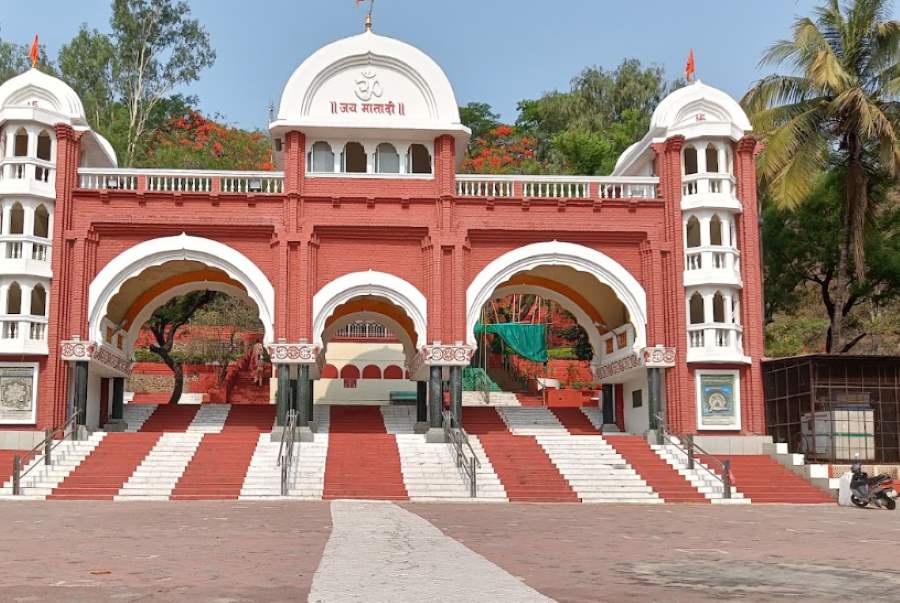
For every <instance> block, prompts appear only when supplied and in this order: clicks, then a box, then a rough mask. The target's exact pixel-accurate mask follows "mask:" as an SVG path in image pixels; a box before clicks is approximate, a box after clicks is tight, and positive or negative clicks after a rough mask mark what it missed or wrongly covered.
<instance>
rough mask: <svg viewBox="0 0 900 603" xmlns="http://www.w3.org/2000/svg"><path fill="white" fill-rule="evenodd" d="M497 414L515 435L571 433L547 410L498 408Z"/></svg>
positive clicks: (524, 407)
mask: <svg viewBox="0 0 900 603" xmlns="http://www.w3.org/2000/svg"><path fill="white" fill-rule="evenodd" d="M497 412H498V413H499V415H500V417H501V418H502V419H503V422H504V423H506V426H507V428H509V431H510V432H511V433H512V434H513V435H525V436H543V435H567V434H568V433H569V432H568V431H566V428H565V427H563V426H562V423H560V422H559V420H558V419H557V418H556V416H555V415H554V414H553V413H552V412H550V410H549V409H546V408H534V407H526V406H520V407H514V408H513V407H509V408H506V407H504V408H498V409H497ZM463 423H465V411H463Z"/></svg>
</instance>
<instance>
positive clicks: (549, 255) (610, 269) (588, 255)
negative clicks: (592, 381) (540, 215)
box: [466, 241, 647, 354]
mask: <svg viewBox="0 0 900 603" xmlns="http://www.w3.org/2000/svg"><path fill="white" fill-rule="evenodd" d="M538 266H568V267H570V268H573V269H575V270H578V271H581V272H586V273H588V274H591V275H593V276H594V277H595V278H596V279H597V280H598V281H600V282H601V283H603V284H604V285H606V286H608V287H609V288H610V289H612V291H613V293H615V295H616V297H618V299H619V301H621V302H622V304H624V306H625V308H626V309H627V310H628V318H629V321H630V322H631V324H632V326H633V327H634V331H635V342H634V347H635V349H640V348H643V347H646V345H647V336H646V326H647V293H646V292H645V291H644V288H643V287H642V286H641V284H640V283H639V282H638V281H637V279H635V278H634V276H632V275H631V273H630V272H628V270H626V269H625V268H624V267H623V266H622V265H621V264H619V263H618V262H616V261H615V260H614V259H612V258H611V257H609V256H608V255H606V254H604V253H601V252H599V251H597V250H595V249H591V248H590V247H585V246H584V245H579V244H577V243H564V242H560V241H546V242H541V243H532V244H530V245H525V246H523V247H519V248H517V249H513V250H512V251H508V252H507V253H504V254H503V255H501V256H500V257H498V258H496V259H494V260H493V261H492V262H490V263H489V264H488V265H487V266H485V267H484V268H483V269H482V270H481V272H479V273H478V274H477V275H476V276H475V278H474V279H473V280H472V282H471V284H470V285H469V287H468V288H467V289H466V338H467V341H468V343H469V344H470V345H476V343H477V342H476V339H475V323H476V322H477V321H478V317H479V315H480V313H481V308H482V306H484V304H485V303H487V302H488V301H490V299H491V298H492V297H493V296H494V295H495V293H494V292H495V291H496V290H497V289H498V288H499V287H500V286H501V285H503V284H504V283H505V282H506V281H507V280H509V279H510V278H511V277H512V276H514V275H515V274H517V273H519V272H525V271H527V270H531V269H532V268H537V267H538ZM582 314H583V313H582ZM588 324H590V323H588ZM593 343H594V342H593V341H592V344H593ZM598 352H599V348H596V347H595V349H594V353H595V354H597V353H598Z"/></svg>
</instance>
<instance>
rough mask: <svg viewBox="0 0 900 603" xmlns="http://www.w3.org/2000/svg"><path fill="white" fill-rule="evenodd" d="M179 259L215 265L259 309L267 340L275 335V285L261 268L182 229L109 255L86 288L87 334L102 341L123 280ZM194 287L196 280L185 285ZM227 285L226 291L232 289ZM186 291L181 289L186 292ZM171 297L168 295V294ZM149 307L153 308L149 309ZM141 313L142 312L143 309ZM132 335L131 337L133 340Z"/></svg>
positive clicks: (161, 299) (160, 299) (163, 297)
mask: <svg viewBox="0 0 900 603" xmlns="http://www.w3.org/2000/svg"><path fill="white" fill-rule="evenodd" d="M179 260H187V261H195V262H200V263H203V264H206V265H207V266H210V267H213V268H218V269H220V270H222V271H223V272H225V273H226V274H227V275H228V276H229V277H230V278H232V279H234V280H235V281H237V282H239V283H240V284H241V285H243V286H244V288H245V289H246V296H247V297H249V299H250V300H252V301H253V302H254V303H255V304H256V307H257V308H258V309H259V319H260V321H261V322H262V323H263V328H264V330H265V336H266V341H272V340H273V339H274V319H275V289H274V287H273V286H272V283H271V282H270V281H269V279H268V278H267V277H266V275H265V274H264V273H263V271H262V270H260V269H259V267H258V266H257V265H256V264H254V263H253V261H251V260H250V259H249V258H248V257H247V256H245V255H244V254H242V253H241V252H239V251H237V250H236V249H234V248H232V247H229V246H228V245H225V244H224V243H220V242H219V241H215V240H213V239H206V238H203V237H195V236H191V235H188V234H185V233H182V234H180V235H178V236H174V237H161V238H158V239H151V240H149V241H144V242H143V243H139V244H137V245H135V246H134V247H131V248H130V249H127V250H125V251H123V252H122V253H120V254H119V255H118V256H116V257H115V258H113V259H112V261H110V262H109V263H108V264H107V265H106V266H104V267H103V269H102V270H101V271H100V272H99V274H97V276H96V277H95V278H94V280H93V281H91V285H90V288H89V290H88V320H89V324H90V330H89V333H90V336H91V338H92V339H94V340H96V341H103V339H104V338H103V332H102V331H103V325H102V322H103V319H104V317H105V316H106V312H107V307H108V305H109V302H110V300H112V298H113V297H114V296H115V295H116V293H118V292H119V290H120V289H121V287H122V285H124V284H125V282H126V281H127V280H128V279H130V278H132V277H135V276H137V275H139V274H140V273H141V272H143V271H144V270H146V269H147V268H150V267H152V266H160V265H162V264H165V263H166V262H173V261H179ZM205 286H206V288H208V289H216V285H215V284H214V283H209V282H208V283H206V285H205ZM188 289H189V290H194V289H196V284H192V285H190V286H189V287H188ZM233 289H234V288H233V287H231V288H229V291H228V292H229V293H231V292H233ZM185 292H187V291H181V293H185ZM169 298H171V296H170V297H169ZM165 301H167V298H166V294H163V295H160V296H159V297H157V298H156V299H155V300H154V303H157V302H161V303H165ZM151 311H152V310H151ZM142 314H145V313H144V312H142ZM133 340H134V338H133V337H131V341H132V342H133Z"/></svg>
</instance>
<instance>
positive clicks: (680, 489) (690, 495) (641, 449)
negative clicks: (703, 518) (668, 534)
mask: <svg viewBox="0 0 900 603" xmlns="http://www.w3.org/2000/svg"><path fill="white" fill-rule="evenodd" d="M605 439H606V441H607V443H609V444H610V445H611V446H612V447H613V448H615V450H616V452H618V453H619V454H621V455H622V457H623V458H624V459H625V462H626V463H628V464H629V465H631V466H632V467H633V468H634V470H635V471H637V472H638V475H640V476H641V477H642V478H643V479H644V481H646V482H647V485H648V486H650V487H651V488H653V491H654V492H656V493H657V494H659V496H660V497H661V498H663V499H664V500H665V501H666V502H672V503H708V502H709V500H707V498H706V497H705V496H703V495H702V494H700V492H698V491H697V490H696V489H695V488H694V487H693V486H692V485H691V483H690V482H688V481H687V480H686V479H685V478H684V477H682V476H681V474H679V473H678V472H677V471H675V468H674V467H672V466H671V465H670V464H668V463H667V462H665V461H664V460H662V459H661V458H660V457H659V455H657V454H656V453H655V452H653V449H652V448H650V445H649V444H648V443H647V440H645V439H644V438H642V437H641V436H632V435H616V436H609V437H607V438H605Z"/></svg>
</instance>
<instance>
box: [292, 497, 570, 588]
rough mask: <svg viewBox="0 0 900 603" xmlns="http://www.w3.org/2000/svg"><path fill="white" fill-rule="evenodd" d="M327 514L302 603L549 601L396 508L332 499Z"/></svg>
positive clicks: (425, 523)
mask: <svg viewBox="0 0 900 603" xmlns="http://www.w3.org/2000/svg"><path fill="white" fill-rule="evenodd" d="M331 517H332V525H333V527H332V530H331V537H330V538H329V539H328V544H327V545H325V553H324V554H323V555H322V560H321V562H320V563H319V568H318V569H317V570H316V573H315V575H314V576H313V584H312V591H311V592H310V595H309V601H313V602H316V603H319V602H321V603H324V602H330V601H366V602H369V601H391V602H392V603H403V602H405V601H415V602H421V601H446V600H452V601H454V602H457V603H461V602H467V601H472V602H478V603H481V602H484V601H492V602H493V601H516V602H521V603H529V602H531V601H552V599H549V598H547V597H545V596H544V595H542V594H541V593H539V592H537V591H536V590H534V589H533V588H531V587H530V586H528V585H526V584H525V583H523V582H522V581H520V580H519V579H518V578H516V577H515V576H513V575H511V574H510V573H508V572H507V571H506V570H504V569H502V568H501V567H499V566H498V565H496V564H494V563H492V562H491V561H489V560H488V559H486V558H484V557H482V556H481V555H479V554H478V553H476V552H474V551H472V550H471V549H469V548H466V547H465V546H464V545H463V544H461V543H460V542H458V541H457V540H454V539H453V538H450V537H449V536H446V535H445V534H444V533H443V532H441V531H440V530H438V529H437V528H436V527H434V526H433V525H432V524H431V523H429V522H428V521H426V520H425V519H423V518H421V517H419V516H418V515H416V514H414V513H410V512H409V511H406V510H404V509H402V508H400V507H398V506H396V505H393V504H390V503H365V502H350V501H335V502H333V503H331ZM360 560H365V561H366V562H365V563H360Z"/></svg>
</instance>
